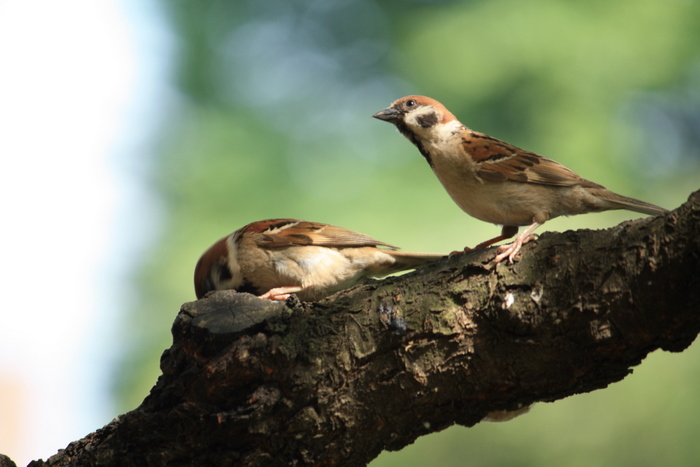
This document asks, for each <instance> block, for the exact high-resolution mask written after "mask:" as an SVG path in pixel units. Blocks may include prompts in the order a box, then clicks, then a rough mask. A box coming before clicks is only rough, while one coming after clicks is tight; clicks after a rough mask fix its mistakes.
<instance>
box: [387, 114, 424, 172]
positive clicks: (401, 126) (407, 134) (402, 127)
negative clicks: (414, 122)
mask: <svg viewBox="0 0 700 467" xmlns="http://www.w3.org/2000/svg"><path fill="white" fill-rule="evenodd" d="M394 124H395V125H396V128H397V129H398V130H399V132H400V133H401V134H402V135H404V136H405V137H406V139H407V140H409V141H410V142H411V143H413V144H414V145H415V146H416V147H417V148H418V150H419V151H420V153H421V154H422V155H423V157H425V160H426V161H428V164H429V165H430V167H432V166H433V161H432V160H431V159H430V153H429V152H428V151H426V150H425V148H424V147H423V143H421V141H420V140H419V139H418V137H417V136H416V135H415V133H413V131H411V130H410V128H408V126H407V125H406V124H405V123H404V122H403V121H402V120H397V121H396V122H395V123H394Z"/></svg>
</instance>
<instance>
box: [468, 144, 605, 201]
mask: <svg viewBox="0 0 700 467" xmlns="http://www.w3.org/2000/svg"><path fill="white" fill-rule="evenodd" d="M462 147H463V148H464V150H465V151H466V152H468V153H469V154H470V155H471V156H472V159H474V161H475V162H476V163H477V167H476V173H477V175H478V176H479V177H481V178H483V179H484V180H488V181H491V182H505V181H513V182H523V183H537V184H540V185H553V186H574V185H583V186H587V187H600V185H598V184H596V183H593V182H591V181H589V180H586V179H584V178H581V177H580V176H579V175H578V174H577V173H576V172H574V171H573V170H571V169H569V168H568V167H565V166H564V165H562V164H560V163H559V162H557V161H553V160H552V159H548V158H546V157H542V156H540V155H539V154H536V153H534V152H530V151H525V150H523V149H520V148H518V147H516V146H513V145H511V144H508V143H506V142H504V141H501V140H498V139H496V138H493V137H491V136H488V135H485V134H483V133H478V132H476V131H471V132H470V133H469V134H468V135H467V136H466V137H464V138H463V140H462Z"/></svg>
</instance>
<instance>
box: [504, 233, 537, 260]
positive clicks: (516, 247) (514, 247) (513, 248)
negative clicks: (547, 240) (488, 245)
mask: <svg viewBox="0 0 700 467" xmlns="http://www.w3.org/2000/svg"><path fill="white" fill-rule="evenodd" d="M523 233H525V232H523ZM536 239H537V235H533V234H529V233H528V234H526V235H522V234H521V235H518V236H517V238H516V239H515V241H514V242H513V243H508V244H507V245H501V246H499V247H498V251H500V252H501V253H500V254H499V255H497V256H496V257H495V258H494V259H493V262H494V263H496V264H498V263H500V262H501V261H503V260H504V259H506V258H508V262H509V263H510V264H513V262H514V261H515V258H516V256H518V254H519V253H520V248H522V246H523V245H525V244H526V243H529V242H531V241H533V240H536Z"/></svg>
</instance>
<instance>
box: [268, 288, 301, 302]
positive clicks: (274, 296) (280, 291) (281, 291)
mask: <svg viewBox="0 0 700 467" xmlns="http://www.w3.org/2000/svg"><path fill="white" fill-rule="evenodd" d="M297 292H301V287H298V286H287V287H275V288H274V289H270V290H268V291H267V292H265V293H264V294H262V295H260V297H259V298H266V299H268V300H275V301H278V302H283V301H285V300H287V299H288V298H289V296H290V295H291V294H293V293H297Z"/></svg>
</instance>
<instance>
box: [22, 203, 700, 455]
mask: <svg viewBox="0 0 700 467" xmlns="http://www.w3.org/2000/svg"><path fill="white" fill-rule="evenodd" d="M493 256H494V253H493V250H488V251H477V252H472V253H469V254H465V255H461V256H458V257H452V258H446V259H444V260H441V261H438V262H436V263H434V264H432V265H430V266H428V267H425V268H422V269H420V270H418V271H416V272H413V273H411V274H407V275H404V276H401V277H394V278H389V279H386V280H383V281H373V282H370V283H367V284H364V285H361V286H358V287H355V288H353V289H350V290H347V291H343V292H341V293H339V294H336V295H334V296H333V297H330V298H329V299H326V300H324V301H322V302H319V303H315V304H311V303H303V304H302V303H299V302H298V301H294V300H290V301H288V302H287V303H286V304H282V303H273V302H269V301H265V300H260V299H257V298H255V297H253V296H251V295H247V294H237V293H234V292H231V291H224V292H216V293H213V294H211V295H210V296H208V297H207V298H205V299H203V300H199V301H196V302H191V303H186V304H185V305H183V307H182V310H181V311H180V314H179V315H178V317H177V319H176V320H175V323H174V325H173V336H174V343H173V346H172V347H171V348H170V349H168V350H166V351H165V353H164V354H163V356H162V360H161V368H162V370H163V375H162V376H161V377H160V378H159V380H158V382H157V384H156V385H155V387H154V388H153V389H152V390H151V393H150V395H149V396H148V397H147V398H146V399H145V400H144V402H143V403H142V405H141V406H140V407H138V408H137V409H135V410H133V411H131V412H129V413H127V414H125V415H122V416H120V417H118V418H117V419H115V420H114V421H112V422H111V423H109V424H108V425H107V426H105V427H104V428H102V429H100V430H98V431H97V432H95V433H92V434H90V435H88V436H87V437H86V438H84V439H82V440H80V441H76V442H74V443H71V444H70V445H69V446H68V448H67V449H66V450H64V451H61V452H59V454H57V455H56V456H53V457H52V458H50V459H49V460H48V461H46V462H43V461H35V462H33V463H32V464H30V465H33V466H40V465H51V466H68V465H81V466H82V465H97V464H100V465H163V466H165V465H246V466H274V465H280V466H281V465H285V466H286V465H344V466H348V465H350V466H352V465H365V464H366V463H368V462H369V461H370V460H372V459H373V458H374V457H376V456H377V455H378V454H379V453H380V452H381V451H382V450H384V449H390V450H397V449H401V448H402V447H404V446H406V445H408V444H410V443H411V442H413V441H414V440H415V439H416V438H417V437H418V436H421V435H425V434H428V433H432V432H435V431H440V430H443V429H445V428H447V427H449V426H451V425H453V424H455V423H456V424H460V425H464V426H472V425H474V424H476V423H478V422H479V421H481V420H482V419H483V418H484V417H485V416H486V415H487V414H489V413H491V412H493V411H499V410H517V409H519V408H521V407H524V406H527V405H529V404H532V403H533V402H537V401H554V400H557V399H561V398H563V397H566V396H569V395H572V394H577V393H582V392H588V391H593V390H595V389H600V388H604V387H606V386H607V385H608V384H610V383H613V382H615V381H619V380H621V379H622V378H624V377H625V376H626V375H627V374H629V373H630V371H631V370H630V367H632V366H634V365H637V364H639V363H640V362H641V361H642V359H643V358H644V357H645V356H646V355H647V354H648V353H649V352H651V351H653V350H655V349H657V348H661V349H665V350H670V351H681V350H683V349H685V348H686V347H687V346H688V345H689V344H690V343H691V342H692V341H693V340H694V339H695V336H696V335H697V334H698V332H699V331H700V313H699V311H700V192H696V193H694V194H693V195H692V196H691V198H690V200H689V202H687V203H686V204H684V205H683V206H681V207H680V208H679V209H677V210H676V211H673V212H672V213H669V214H667V215H666V216H664V217H659V218H645V219H639V220H635V221H630V222H624V223H623V224H621V225H619V226H617V227H614V228H611V229H608V230H603V231H588V230H582V231H575V232H571V231H570V232H564V233H562V234H547V233H545V234H543V235H542V236H541V237H540V239H539V240H538V241H537V242H536V243H534V244H530V245H527V246H526V247H524V248H523V257H522V259H521V260H520V261H519V262H518V263H516V264H515V265H505V264H501V265H498V266H497V267H494V266H493V265H492V264H490V263H488V260H490V259H491V258H492V257H493Z"/></svg>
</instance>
